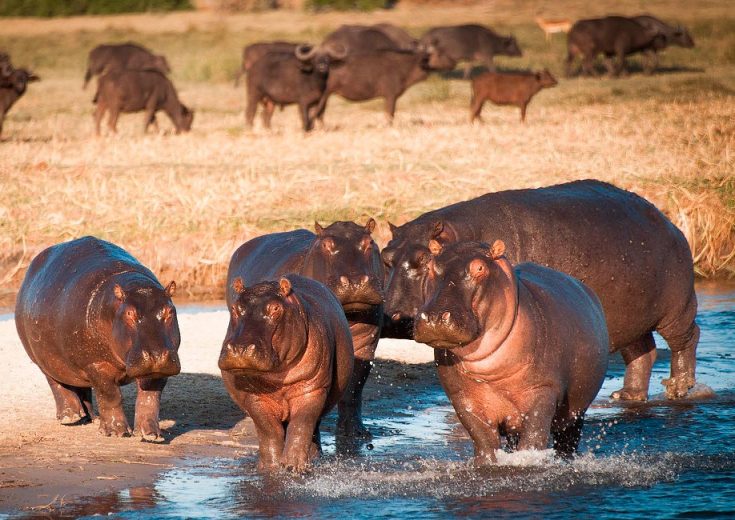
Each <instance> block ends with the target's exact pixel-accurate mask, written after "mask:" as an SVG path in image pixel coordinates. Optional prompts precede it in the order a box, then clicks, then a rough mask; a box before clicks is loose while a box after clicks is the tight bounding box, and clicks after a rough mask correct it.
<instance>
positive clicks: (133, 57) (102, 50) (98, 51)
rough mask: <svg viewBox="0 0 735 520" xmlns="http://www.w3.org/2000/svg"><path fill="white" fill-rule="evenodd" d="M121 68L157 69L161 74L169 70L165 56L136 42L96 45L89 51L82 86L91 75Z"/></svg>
mask: <svg viewBox="0 0 735 520" xmlns="http://www.w3.org/2000/svg"><path fill="white" fill-rule="evenodd" d="M123 69H132V70H158V71H160V72H162V73H163V74H168V73H169V72H171V67H169V65H168V61H166V57H165V56H162V55H159V54H153V52H151V51H150V50H149V49H146V48H145V47H143V46H142V45H138V44H137V43H132V42H128V43H121V44H115V45H110V44H106V45H98V46H97V47H95V48H94V49H92V50H91V51H90V52H89V59H88V61H87V72H86V73H85V74H84V88H86V87H87V83H89V80H90V79H92V76H101V75H102V74H104V73H105V72H111V71H113V70H123Z"/></svg>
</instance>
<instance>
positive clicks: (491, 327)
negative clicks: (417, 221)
mask: <svg viewBox="0 0 735 520" xmlns="http://www.w3.org/2000/svg"><path fill="white" fill-rule="evenodd" d="M429 249H430V250H431V253H432V259H431V261H430V262H429V276H428V282H427V286H428V287H427V293H428V297H427V301H426V303H425V304H424V306H423V307H422V308H421V310H420V311H419V314H418V316H416V320H415V322H414V339H415V340H416V341H418V342H420V343H426V344H428V345H430V346H432V347H434V348H457V347H462V346H464V345H467V344H468V343H472V342H474V341H475V340H477V339H478V338H479V337H480V336H481V335H482V334H483V333H484V332H485V331H493V333H496V332H498V331H503V330H504V331H506V332H505V334H506V335H507V330H509V328H508V327H507V324H508V321H509V320H510V324H511V325H512V322H513V321H514V320H515V313H516V309H517V302H518V298H517V282H516V280H515V277H514V275H513V268H512V266H511V265H510V262H509V261H508V260H507V259H506V258H505V256H504V254H505V244H504V243H503V242H502V241H501V240H497V241H496V242H495V243H494V244H493V245H492V247H489V246H488V245H487V244H484V243H481V242H460V243H454V244H450V245H448V246H446V247H444V246H442V245H441V244H440V243H439V242H437V241H436V240H432V241H431V242H430V243H429ZM504 337H505V336H503V339H504Z"/></svg>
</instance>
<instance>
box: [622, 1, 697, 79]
mask: <svg viewBox="0 0 735 520" xmlns="http://www.w3.org/2000/svg"><path fill="white" fill-rule="evenodd" d="M633 20H635V21H636V22H638V23H639V24H641V25H642V26H643V27H644V28H645V29H647V30H649V31H655V32H656V33H657V34H659V35H662V36H663V37H664V40H663V46H661V45H658V46H654V47H653V48H651V49H648V50H646V51H645V52H644V56H645V57H646V59H647V60H648V62H647V63H646V64H645V66H644V70H645V71H646V72H648V73H652V72H653V71H655V70H656V68H657V67H658V51H659V50H662V49H663V48H666V47H668V46H669V45H678V46H679V47H684V48H685V49H691V48H693V47H694V39H693V38H692V36H691V35H690V34H689V31H687V30H686V28H684V27H682V26H681V25H677V26H676V27H672V26H671V25H669V24H667V23H666V22H664V21H662V20H659V19H658V18H656V17H655V16H651V15H640V16H634V17H633Z"/></svg>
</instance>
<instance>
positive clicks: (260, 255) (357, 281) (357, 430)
mask: <svg viewBox="0 0 735 520" xmlns="http://www.w3.org/2000/svg"><path fill="white" fill-rule="evenodd" d="M374 229H375V220H373V219H370V220H368V222H367V224H366V225H365V226H360V225H358V224H355V223H354V222H335V223H333V224H331V225H329V226H327V227H322V226H320V225H319V224H318V223H317V224H316V226H315V231H316V234H314V233H312V232H310V231H307V230H305V229H299V230H296V231H287V232H285V233H273V234H270V235H263V236H261V237H257V238H254V239H252V240H250V241H248V242H246V243H244V244H243V245H242V246H240V248H238V250H237V251H235V253H234V254H233V255H232V259H231V260H230V267H229V270H228V272H227V287H228V290H227V295H226V298H227V305H232V304H233V302H234V301H235V300H236V299H237V293H236V291H234V290H233V289H232V283H233V281H234V280H235V278H237V277H241V278H243V279H244V280H247V281H248V283H258V282H262V281H265V280H272V279H274V278H277V277H279V276H281V275H284V274H287V273H296V274H300V275H302V276H306V277H309V278H312V279H314V280H317V281H319V282H321V283H323V284H324V285H326V286H327V287H328V288H329V289H331V291H332V292H333V293H334V294H335V295H336V296H337V299H338V300H339V302H340V303H341V304H342V308H343V309H344V311H345V314H346V316H347V321H348V322H349V324H350V331H351V332H352V341H353V345H354V350H355V369H354V374H353V377H352V380H351V381H350V386H349V388H348V389H347V392H345V394H344V397H343V399H342V400H341V401H340V403H339V407H338V410H339V418H338V420H337V431H338V434H340V435H341V436H348V437H353V438H369V437H370V433H369V432H368V430H367V429H366V428H365V426H363V424H362V389H363V387H364V386H365V381H367V378H368V375H369V374H370V368H371V366H372V365H371V364H372V361H373V359H374V358H375V347H376V346H377V344H378V340H379V339H380V328H381V325H382V319H383V305H382V304H383V284H382V282H383V278H384V273H383V265H382V263H381V261H380V253H379V250H378V247H377V246H376V245H375V242H373V239H372V237H371V233H372V232H373V230H374Z"/></svg>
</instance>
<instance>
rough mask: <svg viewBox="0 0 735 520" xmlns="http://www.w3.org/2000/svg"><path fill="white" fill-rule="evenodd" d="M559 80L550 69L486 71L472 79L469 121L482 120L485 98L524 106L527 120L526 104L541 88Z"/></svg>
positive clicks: (522, 118)
mask: <svg viewBox="0 0 735 520" xmlns="http://www.w3.org/2000/svg"><path fill="white" fill-rule="evenodd" d="M556 84H557V81H556V78H554V76H552V75H551V72H549V71H548V70H547V69H544V70H543V71H542V72H536V73H534V74H529V73H525V74H522V73H509V72H502V73H500V72H485V73H483V74H481V75H479V76H477V77H476V78H474V79H473V80H472V99H471V100H470V122H473V121H474V120H475V119H480V120H481V117H480V112H482V105H483V104H484V103H485V101H492V102H493V103H495V104H496V105H514V106H517V107H519V108H520V109H521V121H525V120H526V107H527V106H528V103H530V102H531V98H532V97H533V96H535V95H536V94H537V93H538V92H539V91H540V90H541V89H543V88H549V87H553V86H554V85H556Z"/></svg>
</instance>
